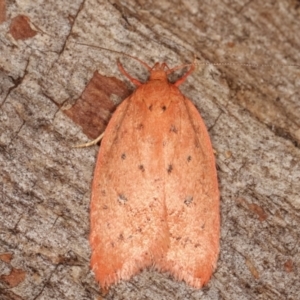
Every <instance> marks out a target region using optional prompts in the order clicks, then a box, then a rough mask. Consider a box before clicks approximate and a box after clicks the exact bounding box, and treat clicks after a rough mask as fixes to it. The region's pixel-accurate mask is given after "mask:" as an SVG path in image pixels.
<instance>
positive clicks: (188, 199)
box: [184, 196, 193, 206]
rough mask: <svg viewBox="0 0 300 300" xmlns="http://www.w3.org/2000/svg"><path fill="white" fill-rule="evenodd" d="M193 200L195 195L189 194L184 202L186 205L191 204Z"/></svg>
mask: <svg viewBox="0 0 300 300" xmlns="http://www.w3.org/2000/svg"><path fill="white" fill-rule="evenodd" d="M192 202H193V196H187V197H186V198H185V199H184V204H185V205H186V206H190V204H191V203H192Z"/></svg>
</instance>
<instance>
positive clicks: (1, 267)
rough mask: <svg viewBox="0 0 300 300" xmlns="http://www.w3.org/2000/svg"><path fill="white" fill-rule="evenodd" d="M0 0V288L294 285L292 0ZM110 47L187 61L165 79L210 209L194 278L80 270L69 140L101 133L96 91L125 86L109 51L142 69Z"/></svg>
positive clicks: (96, 292) (88, 167)
mask: <svg viewBox="0 0 300 300" xmlns="http://www.w3.org/2000/svg"><path fill="white" fill-rule="evenodd" d="M0 10H2V11H0V16H2V17H1V22H2V23H1V25H0V34H1V40H0V47H1V57H0V67H1V68H0V73H1V89H0V93H1V98H0V107H1V108H0V124H1V125H0V170H1V172H0V174H1V183H0V191H1V201H0V276H1V277H0V295H1V297H0V298H1V299H30V300H31V299H32V300H33V299H35V300H40V299H61V300H62V299H101V297H103V298H104V299H239V300H241V299H290V300H292V299H297V297H299V296H298V293H299V291H300V282H299V267H300V253H299V240H300V234H299V229H298V228H299V223H300V184H299V182H300V150H299V145H300V127H299V125H300V119H299V116H300V105H299V103H300V102H299V100H300V96H299V95H300V72H299V65H300V51H299V49H300V35H299V30H300V21H299V20H300V18H299V15H300V5H299V2H298V1H295V0H290V1H288V0H282V1H272V0H267V1H264V3H262V2H260V1H242V0H235V1H221V2H220V1H217V0H212V1H196V0H193V1H188V0H177V1H143V0H136V1H134V0H132V1H130V0H124V1H122V0H110V1H104V0H85V1H82V0H75V1H46V0H44V1H39V2H38V4H37V3H35V2H34V1H32V3H30V2H28V1H25V2H23V1H18V2H12V1H6V3H5V2H4V1H0ZM18 16H21V17H19V18H18V20H21V21H22V22H19V23H18V26H19V27H16V26H13V24H14V23H13V20H14V18H15V17H18ZM16 32H17V34H16ZM82 44H86V45H82ZM87 45H88V46H87ZM92 45H93V46H96V47H98V48H95V47H92ZM99 47H104V48H107V49H108V50H104V49H101V48H99ZM116 51H119V52H122V53H125V54H130V55H134V56H137V57H138V58H139V59H141V60H143V61H144V62H146V63H147V64H149V65H151V66H152V65H153V64H154V63H155V62H156V61H161V62H166V63H167V64H168V65H169V66H170V67H173V66H176V65H180V64H182V63H187V62H192V61H193V59H194V56H195V57H196V62H197V70H196V71H195V72H194V73H193V74H192V75H191V76H190V77H189V78H188V79H187V82H186V83H184V84H183V85H182V86H181V91H182V92H183V93H184V94H185V95H186V96H187V97H188V98H189V99H191V100H192V101H193V102H194V103H195V104H196V106H197V108H198V109H199V111H200V113H201V115H202V117H203V118H204V121H205V122H206V125H207V127H208V129H209V132H210V136H211V139H212V143H213V147H214V149H215V152H216V160H217V166H218V176H219V183H220V192H221V220H222V222H221V253H220V258H219V261H218V267H217V270H216V271H215V273H214V275H213V277H212V279H211V281H210V282H209V284H208V285H207V286H206V287H204V288H203V289H201V290H194V289H192V288H190V287H188V286H187V285H186V284H184V283H182V282H177V281H175V280H174V279H173V278H172V277H171V276H169V275H168V274H160V273H158V272H156V271H154V270H145V271H143V272H142V273H141V274H139V275H137V276H135V277H134V278H132V279H131V280H130V281H128V282H124V281H122V282H120V283H119V284H117V285H115V286H113V287H112V288H111V289H110V291H109V292H108V294H106V295H104V293H102V294H101V291H100V288H99V286H98V284H97V283H96V282H95V279H94V277H93V274H92V272H91V271H90V269H89V258H90V248H89V243H88V236H89V200H90V191H91V181H92V176H93V168H94V164H95V158H96V155H97V151H98V146H93V147H90V148H84V149H76V148H73V147H72V146H74V145H75V144H79V143H82V142H86V141H88V140H89V138H92V137H94V136H95V135H97V134H98V133H100V132H101V131H103V130H104V128H105V124H106V123H107V121H108V119H109V116H110V114H111V113H112V111H113V109H112V105H110V104H109V103H108V104H107V102H105V103H106V104H105V105H103V101H102V100H101V99H105V101H108V102H109V101H111V102H112V103H113V102H114V103H119V102H120V101H121V100H122V99H124V97H126V95H128V90H132V89H133V86H132V85H131V84H130V83H129V82H128V81H126V80H125V79H124V77H123V76H122V75H121V74H120V73H119V71H118V69H117V65H116V60H117V58H120V59H121V60H122V62H123V64H124V65H125V67H126V69H127V70H128V71H129V73H130V74H132V76H135V77H136V78H138V79H139V80H146V78H147V72H146V70H144V69H143V68H142V66H141V65H140V64H138V63H137V62H136V61H134V60H132V59H129V58H128V57H126V56H125V55H122V54H121V53H117V52H116ZM204 62H209V63H212V64H214V63H215V64H216V65H212V64H210V65H205V64H204ZM220 62H221V63H229V64H228V65H225V64H221V65H218V64H217V63H220ZM233 62H237V64H233ZM243 63H246V64H248V63H249V64H251V65H243ZM254 64H257V65H258V66H257V67H256V66H255V65H254ZM289 64H298V66H287V65H289ZM267 65H268V66H267ZM97 70H98V72H99V73H100V74H101V75H99V76H97V75H95V74H94V72H95V71H97ZM93 74H94V75H93ZM95 76H96V77H95ZM104 76H105V77H104ZM122 81H125V82H126V84H127V87H128V90H127V89H126V87H124V84H123V83H122ZM116 90H118V91H116ZM87 97H94V98H95V99H99V101H96V100H95V107H94V106H93V105H94V104H93V103H94V101H90V99H91V98H89V101H87V100H86V98H87ZM94 98H92V99H94ZM80 101H82V102H80ZM86 103H89V105H92V108H91V107H89V108H87V109H86V110H85V108H84V107H85V104H86ZM79 104H80V105H79ZM76 105H77V106H76ZM95 110H96V111H97V112H98V111H99V110H101V114H100V115H96V116H95V115H93V116H92V117H91V114H92V113H93V111H95ZM86 111H88V112H89V113H88V114H87V113H86ZM79 114H81V115H80V117H78V115H79ZM74 115H75V117H74ZM90 117H91V118H93V120H94V119H97V118H98V117H99V118H103V120H102V119H101V122H99V123H98V122H96V121H95V122H94V121H93V124H91V123H89V122H88V120H89V118H90ZM73 120H74V121H73ZM82 120H84V121H82ZM95 124H96V125H95ZM95 126H97V127H98V126H99V128H98V129H97V130H96V131H95ZM89 127H90V129H91V130H89ZM83 132H85V134H84V133H83ZM101 295H102V296H101Z"/></svg>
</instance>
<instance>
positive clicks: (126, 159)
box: [90, 93, 169, 287]
mask: <svg viewBox="0 0 300 300" xmlns="http://www.w3.org/2000/svg"><path fill="white" fill-rule="evenodd" d="M136 97H137V96H136V94H135V93H134V94H133V95H132V96H130V97H128V98H127V99H126V100H124V101H123V103H121V104H120V105H119V107H118V108H117V110H116V111H115V113H114V114H113V116H112V118H111V120H110V122H109V124H108V126H107V128H106V130H105V134H104V138H103V140H102V143H101V147H100V151H99V154H98V159H97V163H96V168H95V171H94V180H93V186H92V197H91V207H90V210H91V211H90V215H91V216H90V217H91V233H90V244H91V248H92V257H91V267H92V270H93V271H94V273H95V277H96V279H97V280H98V281H99V283H100V285H101V286H102V287H109V286H110V285H111V284H113V283H117V282H118V281H119V280H121V279H129V278H130V277H131V276H132V275H134V274H136V273H138V272H139V271H140V269H142V268H144V267H147V266H149V265H151V264H152V262H153V260H156V259H159V257H161V256H162V255H163V253H165V252H166V251H167V248H168V244H169V236H168V234H169V233H168V229H167V217H166V209H165V205H164V203H163V182H162V180H161V179H160V178H159V176H157V175H155V174H156V170H157V169H159V168H160V166H159V165H161V164H162V162H161V160H159V159H157V153H156V151H155V149H156V147H157V145H156V144H155V143H152V142H151V141H150V142H149V139H148V138H147V137H146V138H145V132H144V130H143V122H144V120H145V119H147V116H146V115H147V111H145V106H144V105H143V104H142V103H140V101H137V99H136ZM142 132H143V133H142Z"/></svg>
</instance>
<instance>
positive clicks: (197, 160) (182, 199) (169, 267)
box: [157, 96, 220, 288]
mask: <svg viewBox="0 0 300 300" xmlns="http://www.w3.org/2000/svg"><path fill="white" fill-rule="evenodd" d="M182 97H183V96H182ZM183 98H184V97H183ZM169 109H170V110H172V111H169V114H170V115H174V116H177V117H176V118H175V119H174V120H172V121H171V123H170V128H173V130H172V131H170V132H169V133H168V135H169V137H168V139H167V142H166V150H165V163H166V166H165V169H166V170H168V171H167V173H166V186H165V193H166V194H165V199H166V206H167V215H168V227H169V232H170V247H169V250H168V251H167V254H166V255H165V257H164V259H163V260H161V261H159V262H158V264H157V265H158V267H159V268H160V269H162V270H165V271H169V272H170V273H171V274H173V275H174V276H175V278H177V279H179V280H184V281H186V282H187V283H188V284H190V285H191V286H194V287H196V288H200V287H201V286H203V285H204V284H205V283H206V282H207V281H208V280H209V278H210V277H211V274H212V272H213V270H214V269H215V267H216V262H217V258H218V253H219V231H220V229H219V227H220V225H219V223H220V216H219V191H218V182H217V173H216V166H215V159H214V154H213V149H212V146H211V142H210V138H209V135H208V132H207V129H206V127H205V124H204V122H203V120H202V118H201V116H200V114H199V112H198V111H197V109H196V108H195V106H194V105H193V103H192V102H191V101H190V100H189V99H187V98H184V100H181V101H178V103H177V104H176V105H173V106H172V107H171V106H170V108H169Z"/></svg>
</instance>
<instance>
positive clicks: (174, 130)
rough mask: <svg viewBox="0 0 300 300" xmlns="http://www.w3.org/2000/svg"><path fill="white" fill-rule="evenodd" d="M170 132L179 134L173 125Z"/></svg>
mask: <svg viewBox="0 0 300 300" xmlns="http://www.w3.org/2000/svg"><path fill="white" fill-rule="evenodd" d="M170 131H171V132H174V133H177V132H178V129H177V128H176V126H175V125H171V128H170Z"/></svg>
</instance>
